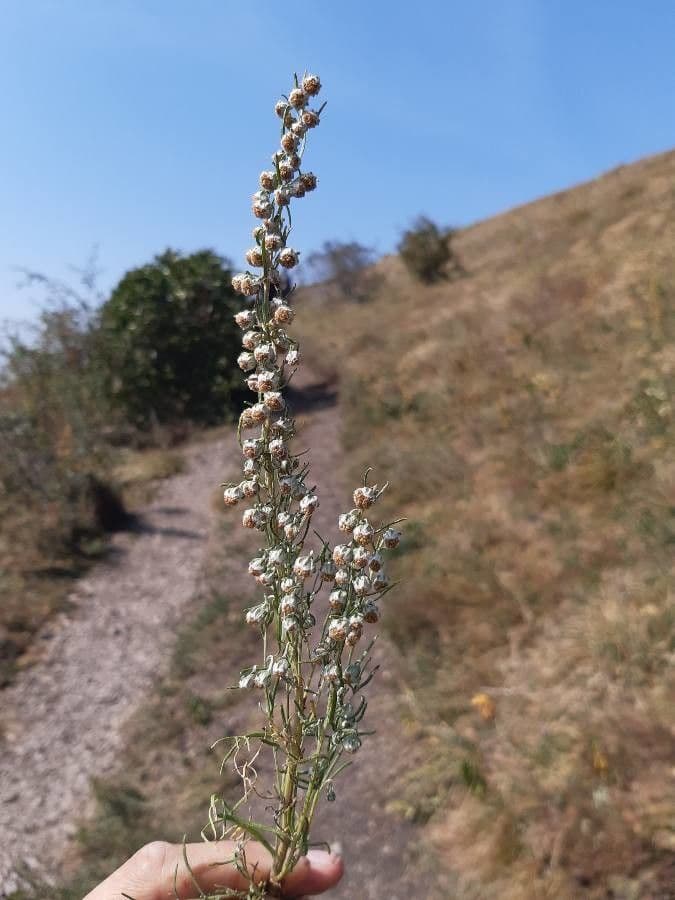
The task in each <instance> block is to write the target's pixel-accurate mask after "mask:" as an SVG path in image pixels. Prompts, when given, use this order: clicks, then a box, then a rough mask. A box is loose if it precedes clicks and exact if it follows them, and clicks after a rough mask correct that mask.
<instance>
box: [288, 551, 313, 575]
mask: <svg viewBox="0 0 675 900" xmlns="http://www.w3.org/2000/svg"><path fill="white" fill-rule="evenodd" d="M315 568H316V567H315V565H314V558H313V556H312V555H311V554H310V555H309V556H299V557H298V558H297V559H296V560H295V562H294V563H293V572H294V574H295V575H297V576H298V578H303V579H304V578H309V576H310V575H313V574H314V571H315Z"/></svg>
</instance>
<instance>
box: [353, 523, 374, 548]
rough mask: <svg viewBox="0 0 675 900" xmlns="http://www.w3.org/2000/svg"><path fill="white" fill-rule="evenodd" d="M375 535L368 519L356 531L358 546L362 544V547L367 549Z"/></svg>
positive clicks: (355, 536)
mask: <svg viewBox="0 0 675 900" xmlns="http://www.w3.org/2000/svg"><path fill="white" fill-rule="evenodd" d="M374 534H375V530H374V529H373V526H372V525H371V524H370V522H368V520H367V519H364V521H363V522H361V524H360V525H357V526H356V528H355V529H354V540H355V541H356V543H357V544H361V546H362V547H365V546H367V545H368V544H369V543H370V542H371V541H372V539H373V535H374Z"/></svg>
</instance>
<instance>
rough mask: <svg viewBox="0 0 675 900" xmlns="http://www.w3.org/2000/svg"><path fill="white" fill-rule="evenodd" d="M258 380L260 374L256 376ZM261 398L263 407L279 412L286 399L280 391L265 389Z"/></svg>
mask: <svg viewBox="0 0 675 900" xmlns="http://www.w3.org/2000/svg"><path fill="white" fill-rule="evenodd" d="M258 380H260V376H258ZM263 399H264V401H265V407H266V408H267V409H268V410H269V411H270V412H281V410H282V409H283V408H284V407H285V406H286V401H285V400H284V398H283V396H282V394H281V391H265V393H264V395H263Z"/></svg>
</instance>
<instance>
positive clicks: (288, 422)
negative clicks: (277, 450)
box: [272, 417, 295, 436]
mask: <svg viewBox="0 0 675 900" xmlns="http://www.w3.org/2000/svg"><path fill="white" fill-rule="evenodd" d="M272 431H274V432H279V434H285V435H287V436H290V435H292V434H293V433H294V431H295V427H294V425H293V419H288V418H286V417H284V418H281V419H277V420H276V421H274V422H272Z"/></svg>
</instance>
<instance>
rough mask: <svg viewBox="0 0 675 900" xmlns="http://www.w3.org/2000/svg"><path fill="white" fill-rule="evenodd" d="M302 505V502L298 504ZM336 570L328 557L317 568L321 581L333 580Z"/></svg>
mask: <svg viewBox="0 0 675 900" xmlns="http://www.w3.org/2000/svg"><path fill="white" fill-rule="evenodd" d="M305 499H307V498H305ZM300 505H301V506H302V504H300ZM336 571H337V569H336V566H335V563H334V562H333V560H331V559H329V560H327V561H326V562H325V563H323V564H322V566H321V568H320V569H319V574H320V575H321V580H322V581H335V572H336Z"/></svg>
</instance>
